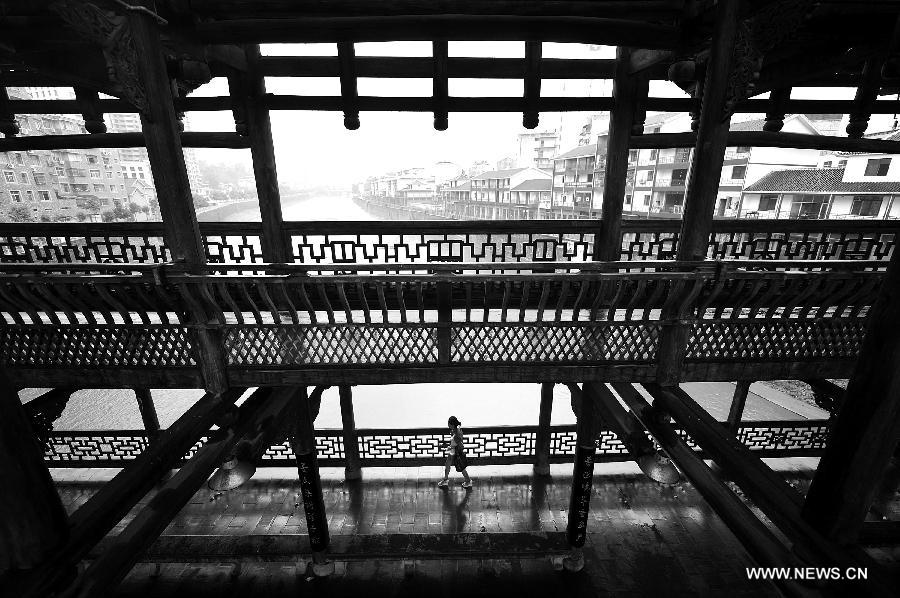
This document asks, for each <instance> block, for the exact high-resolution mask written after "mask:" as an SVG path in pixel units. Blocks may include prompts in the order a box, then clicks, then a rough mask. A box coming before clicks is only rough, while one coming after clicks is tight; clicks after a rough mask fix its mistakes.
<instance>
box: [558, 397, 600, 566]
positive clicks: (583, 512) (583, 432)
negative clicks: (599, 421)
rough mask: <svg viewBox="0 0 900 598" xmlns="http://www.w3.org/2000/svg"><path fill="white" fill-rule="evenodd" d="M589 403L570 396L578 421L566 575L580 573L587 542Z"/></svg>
mask: <svg viewBox="0 0 900 598" xmlns="http://www.w3.org/2000/svg"><path fill="white" fill-rule="evenodd" d="M573 386H574V385H573ZM570 388H571V387H570ZM576 388H577V387H576ZM593 403H594V397H593V396H592V395H587V394H585V393H583V392H577V393H576V392H573V393H572V405H573V407H574V408H576V414H575V415H576V417H577V419H578V424H577V428H576V432H575V436H576V438H575V465H574V467H573V471H572V493H571V494H570V495H569V517H568V524H567V525H566V540H567V541H568V543H569V546H571V547H572V554H571V556H569V557H566V559H564V561H563V564H564V566H565V568H566V569H568V570H570V571H580V570H581V569H582V568H584V555H583V553H582V551H581V549H582V547H583V546H584V542H585V540H586V539H587V524H588V516H589V515H590V510H591V487H592V485H593V479H594V453H595V452H596V451H597V447H596V444H595V438H596V436H597V429H596V426H595V417H594V404H593Z"/></svg>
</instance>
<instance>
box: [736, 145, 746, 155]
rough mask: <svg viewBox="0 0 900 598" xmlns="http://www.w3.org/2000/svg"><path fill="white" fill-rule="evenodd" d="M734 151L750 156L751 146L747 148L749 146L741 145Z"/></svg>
mask: <svg viewBox="0 0 900 598" xmlns="http://www.w3.org/2000/svg"><path fill="white" fill-rule="evenodd" d="M734 150H735V152H736V153H738V154H749V153H750V146H747V145H739V146H737V147H736V148H734Z"/></svg>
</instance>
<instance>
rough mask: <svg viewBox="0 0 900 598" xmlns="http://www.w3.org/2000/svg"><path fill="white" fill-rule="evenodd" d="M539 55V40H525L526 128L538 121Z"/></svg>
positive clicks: (524, 124)
mask: <svg viewBox="0 0 900 598" xmlns="http://www.w3.org/2000/svg"><path fill="white" fill-rule="evenodd" d="M541 55H542V44H541V42H539V41H526V42H525V95H524V100H525V112H524V113H523V114H522V126H523V127H525V128H526V129H534V128H536V127H537V126H538V122H539V121H540V113H539V112H538V108H537V104H538V99H539V98H540V97H541ZM576 180H577V177H576Z"/></svg>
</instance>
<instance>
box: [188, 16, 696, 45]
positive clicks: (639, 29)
mask: <svg viewBox="0 0 900 598" xmlns="http://www.w3.org/2000/svg"><path fill="white" fill-rule="evenodd" d="M194 31H195V33H194V34H195V35H196V36H197V38H198V39H199V40H201V41H205V42H211V43H310V42H326V43H327V42H343V41H348V42H349V41H352V42H385V41H404V40H431V39H454V40H477V41H499V40H512V41H522V40H525V41H529V40H531V41H548V42H570V43H596V42H597V40H602V41H603V43H605V44H608V45H627V46H635V47H641V48H674V47H676V46H677V45H678V44H679V32H678V30H677V28H676V27H674V26H671V25H658V24H655V23H645V22H639V21H633V20H626V19H606V18H595V17H582V16H568V15H566V16H546V17H534V16H520V15H465V14H450V15H447V14H442V15H433V16H431V15H428V16H423V15H400V16H373V17H344V16H335V17H304V18H301V19H297V18H281V19H266V18H256V19H228V20H222V21H209V22H201V23H197V24H196V25H195V26H194Z"/></svg>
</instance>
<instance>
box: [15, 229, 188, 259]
mask: <svg viewBox="0 0 900 598" xmlns="http://www.w3.org/2000/svg"><path fill="white" fill-rule="evenodd" d="M168 261H171V254H170V252H169V248H168V247H167V246H166V245H165V243H164V242H163V239H162V237H161V236H154V235H152V234H140V233H136V234H132V233H123V234H120V235H117V234H116V233H115V232H110V233H107V234H102V235H94V234H87V235H84V234H83V235H79V236H76V235H74V234H66V235H63V236H55V235H42V234H30V235H28V234H26V235H20V234H15V233H13V234H9V233H8V234H0V262H20V263H58V262H66V263H106V262H117V263H142V264H146V263H162V262H168Z"/></svg>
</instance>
